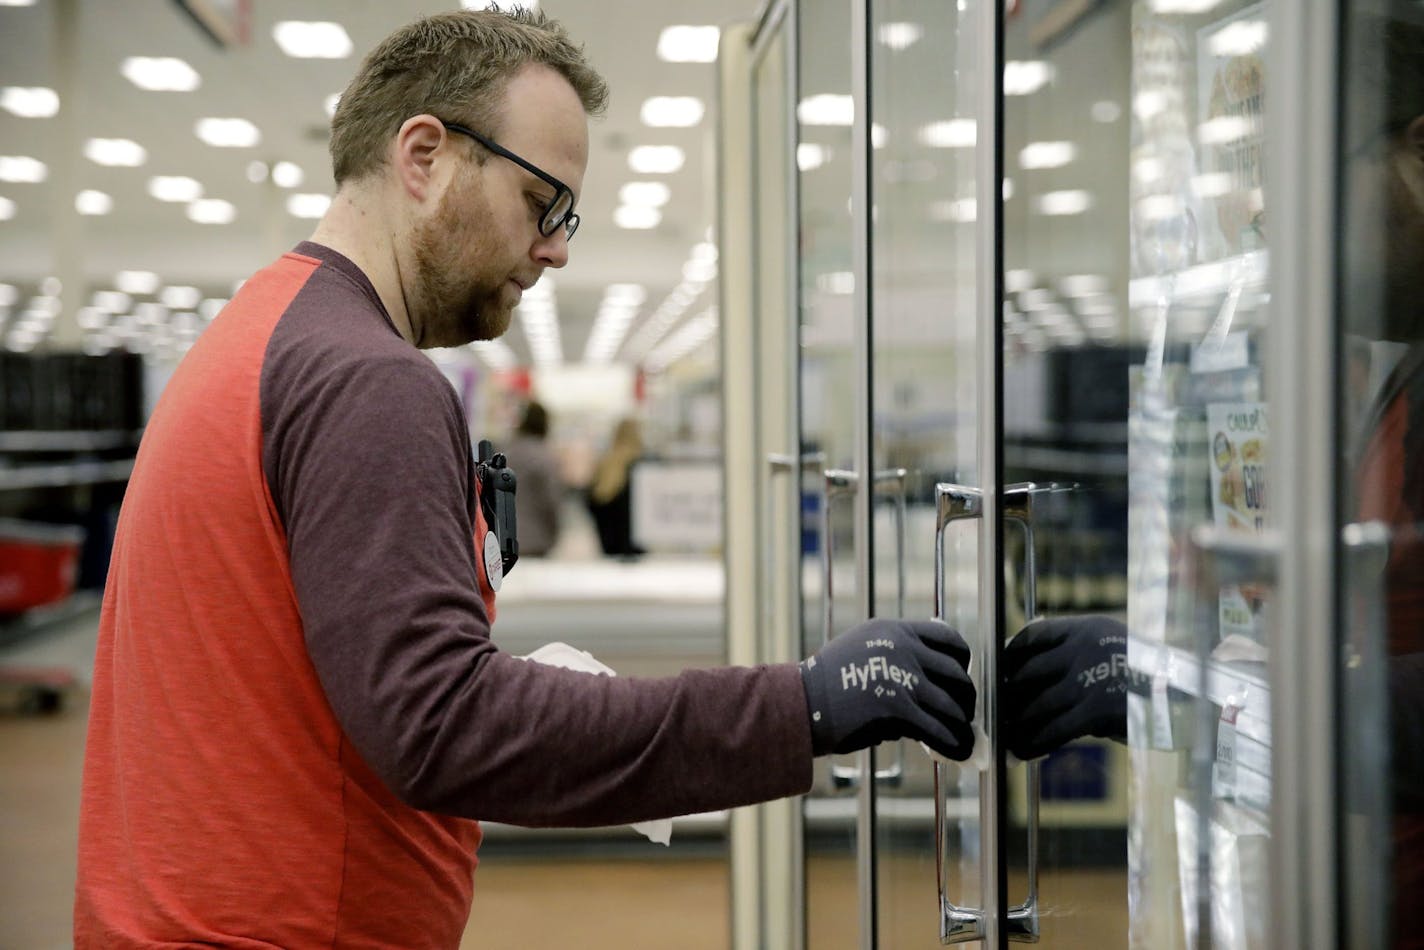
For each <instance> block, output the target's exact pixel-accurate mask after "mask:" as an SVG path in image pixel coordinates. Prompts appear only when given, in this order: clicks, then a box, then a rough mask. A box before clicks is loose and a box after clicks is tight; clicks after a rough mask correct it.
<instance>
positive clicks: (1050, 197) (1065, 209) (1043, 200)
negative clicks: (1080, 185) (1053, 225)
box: [1038, 189, 1093, 215]
mask: <svg viewBox="0 0 1424 950" xmlns="http://www.w3.org/2000/svg"><path fill="white" fill-rule="evenodd" d="M1092 206H1093V196H1092V195H1090V194H1088V193H1087V192H1086V191H1082V190H1076V189H1075V190H1072V191H1050V192H1047V193H1045V194H1043V195H1040V196H1039V199H1038V213H1039V214H1046V215H1068V214H1082V213H1083V212H1084V211H1087V210H1088V209H1089V208H1091V207H1092Z"/></svg>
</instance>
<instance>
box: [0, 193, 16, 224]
mask: <svg viewBox="0 0 1424 950" xmlns="http://www.w3.org/2000/svg"><path fill="white" fill-rule="evenodd" d="M15 210H16V209H15V202H13V201H11V200H10V199H9V198H0V221H9V220H10V219H11V218H13V217H14V216H15Z"/></svg>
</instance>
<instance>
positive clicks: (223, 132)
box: [193, 118, 262, 148]
mask: <svg viewBox="0 0 1424 950" xmlns="http://www.w3.org/2000/svg"><path fill="white" fill-rule="evenodd" d="M193 131H194V132H196V133H197V134H198V138H200V139H202V140H203V141H204V142H207V143H208V144H209V145H215V146H217V147H218V148H251V147H252V146H254V145H256V144H258V143H259V142H261V141H262V133H261V132H258V131H257V126H255V125H253V124H252V123H251V122H249V121H247V120H246V119H213V118H207V119H199V120H198V122H197V124H196V125H195V126H193Z"/></svg>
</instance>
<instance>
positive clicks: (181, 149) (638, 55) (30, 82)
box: [0, 0, 760, 361]
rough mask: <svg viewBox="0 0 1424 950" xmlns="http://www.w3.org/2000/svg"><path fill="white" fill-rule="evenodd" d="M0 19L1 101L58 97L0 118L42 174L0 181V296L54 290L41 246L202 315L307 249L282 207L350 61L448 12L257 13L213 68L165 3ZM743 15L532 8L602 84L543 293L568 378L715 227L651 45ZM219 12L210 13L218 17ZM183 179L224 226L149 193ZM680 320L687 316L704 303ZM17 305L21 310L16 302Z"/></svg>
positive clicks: (682, 79) (695, 76) (11, 145)
mask: <svg viewBox="0 0 1424 950" xmlns="http://www.w3.org/2000/svg"><path fill="white" fill-rule="evenodd" d="M15 2H16V0H6V2H0V87H11V86H14V87H46V88H50V89H56V90H58V91H59V93H60V96H61V100H62V105H63V109H64V110H71V109H72V110H73V111H72V112H71V113H70V116H71V118H72V120H73V121H72V124H67V123H65V122H64V121H63V116H64V115H65V113H64V111H61V113H60V115H59V116H56V117H53V118H24V117H19V116H16V115H13V114H11V113H10V112H8V111H3V112H0V156H7V157H26V158H33V159H38V160H39V161H40V162H43V163H44V164H45V166H46V177H45V180H44V181H42V182H38V183H24V182H4V181H0V199H5V200H4V201H0V216H3V212H4V211H6V210H8V211H9V212H10V214H9V216H8V217H7V218H6V219H5V220H0V282H8V283H12V284H16V285H18V286H19V287H20V288H21V292H22V295H23V294H24V293H28V292H33V290H34V288H36V287H38V285H39V283H40V281H41V280H42V279H43V278H44V277H45V276H47V275H50V274H55V273H59V272H62V270H63V269H62V268H60V267H58V266H57V265H56V263H55V261H56V251H57V245H58V244H60V243H63V244H64V245H65V246H66V247H69V248H73V247H76V246H77V247H79V248H80V249H81V253H82V259H83V261H84V273H85V277H86V279H87V281H88V283H89V288H88V289H89V290H90V291H92V290H97V289H105V288H111V287H113V286H114V281H115V275H116V274H117V273H118V272H119V271H124V270H141V271H153V272H156V273H157V274H158V275H159V276H160V278H161V281H162V283H163V284H165V285H170V284H180V285H194V286H197V287H198V288H200V290H201V291H202V293H203V295H204V296H226V295H227V294H228V293H230V292H231V287H232V284H233V282H234V281H236V280H238V279H241V278H243V277H245V276H246V275H247V274H249V273H250V272H251V271H252V270H254V269H255V268H257V267H260V266H262V265H263V264H264V263H265V262H266V261H268V260H270V259H271V258H272V257H273V256H275V255H276V254H277V253H280V252H281V251H282V250H284V249H286V248H288V247H290V246H291V245H292V244H294V243H295V242H297V241H299V240H301V239H303V238H305V237H306V236H308V235H309V234H310V233H311V229H312V227H313V226H314V224H315V222H314V221H312V220H305V219H302V218H298V217H294V216H293V215H292V214H290V213H288V211H287V209H286V202H287V198H288V197H289V195H291V194H294V193H316V194H329V193H330V190H331V179H330V165H329V159H328V156H327V152H326V138H327V134H326V128H327V122H328V119H327V114H326V111H325V108H324V102H325V100H326V99H327V97H328V96H330V95H332V94H333V93H337V92H339V91H340V90H341V89H342V88H343V87H344V85H345V84H346V82H347V81H348V79H349V78H350V76H351V74H352V72H353V71H354V70H355V68H356V65H357V63H358V62H359V58H360V56H361V55H363V54H364V52H365V51H367V50H369V49H370V48H371V47H372V46H373V45H375V44H376V43H377V42H378V41H379V40H380V39H382V38H383V37H384V36H386V35H387V34H388V33H389V32H391V31H392V30H393V29H395V28H396V27H398V26H400V25H401V24H403V23H405V22H407V21H408V20H410V19H411V18H413V17H415V16H417V15H420V14H423V13H430V12H436V11H439V10H441V9H449V8H450V7H451V6H453V5H454V2H453V0H451V2H450V3H444V4H442V3H437V2H419V0H282V2H269V0H254V2H253V3H252V4H251V7H252V25H251V31H250V37H251V38H250V42H249V43H247V44H246V45H243V46H237V47H233V48H226V49H224V48H220V47H219V46H218V45H217V44H215V43H214V42H212V41H211V40H210V39H209V38H208V37H207V36H205V35H204V34H203V33H202V32H201V31H200V30H199V29H198V28H197V27H196V25H195V24H194V22H193V21H192V20H191V19H190V18H189V17H188V16H187V14H186V13H185V12H184V11H183V10H182V9H181V7H180V5H179V4H177V3H171V2H170V3H161V2H158V0H126V2H122V3H114V2H111V0H38V2H36V3H34V4H33V5H30V6H12V5H9V4H12V3H15ZM759 5H760V4H759V2H758V0H737V2H734V3H731V4H727V3H724V2H718V0H599V2H597V3H591V2H586V0H544V3H543V8H544V9H545V10H547V11H548V12H549V13H550V14H552V15H553V16H555V17H556V18H558V19H560V20H561V21H563V22H564V24H565V25H566V26H567V27H568V29H569V32H570V33H571V34H572V36H573V37H574V38H575V39H576V40H579V41H581V42H584V43H585V44H586V48H587V54H588V57H589V59H590V60H591V61H592V63H593V64H594V65H595V67H596V68H598V69H599V70H600V71H601V72H602V73H603V75H604V76H605V77H606V78H607V79H608V81H609V85H610V87H611V89H612V101H611V104H610V107H609V111H608V115H607V116H606V117H605V118H603V119H600V120H595V121H594V122H593V124H592V127H591V153H590V160H589V168H588V173H587V176H586V178H585V183H584V192H583V195H582V196H581V199H580V208H579V210H580V212H581V213H582V218H583V224H582V227H581V228H580V231H579V234H578V237H577V239H576V241H575V242H574V245H573V248H572V254H571V260H570V263H569V265H568V267H567V268H565V269H564V270H563V271H562V272H560V273H557V274H556V275H555V282H556V283H555V286H556V299H557V306H558V314H559V323H560V327H561V341H562V352H563V356H564V359H565V360H569V361H577V360H579V359H581V357H582V354H583V349H584V346H585V342H586V340H587V337H588V333H589V328H590V326H591V324H592V322H593V320H594V316H595V313H596V311H597V309H598V305H599V302H600V300H601V299H602V297H603V295H604V291H605V288H606V287H607V286H608V285H609V284H614V283H636V284H640V285H642V286H643V287H644V288H645V290H646V301H645V303H644V304H643V305H642V308H641V310H640V312H639V316H638V317H637V318H636V319H635V321H634V327H633V330H634V331H636V328H637V325H638V323H639V322H640V321H642V320H644V319H646V317H647V316H648V315H649V314H651V313H652V311H653V310H654V309H655V308H656V307H657V306H658V304H660V303H661V302H662V301H663V300H664V299H665V298H666V297H667V295H668V294H670V293H671V292H672V291H673V290H674V289H675V288H676V287H677V286H678V285H679V283H681V282H682V280H683V267H684V264H685V263H686V262H687V260H688V258H689V255H690V253H691V252H692V249H693V247H694V245H696V244H697V243H698V242H701V241H703V240H705V239H706V235H707V231H708V228H709V227H710V226H711V224H712V218H713V209H714V200H713V191H712V188H713V184H712V177H713V165H712V151H713V138H712V124H713V122H714V121H715V119H714V114H715V104H714V102H713V99H714V95H715V65H714V64H711V63H668V62H664V61H662V60H661V59H659V58H658V57H657V55H656V54H655V48H656V45H657V42H658V37H659V34H660V33H661V31H662V30H663V28H664V27H667V26H671V25H674V24H716V25H726V24H728V23H731V22H734V21H736V20H738V19H751V18H753V17H754V16H755V15H756V11H757V7H758V6H759ZM219 6H222V4H219ZM61 20H62V21H63V23H64V25H65V27H67V28H72V29H73V30H74V31H75V43H76V47H75V48H76V49H77V57H76V59H77V62H76V63H75V74H74V75H75V80H74V81H73V83H72V92H71V91H69V90H68V89H66V82H65V81H64V79H63V75H62V73H63V70H62V69H61V67H60V63H61V62H62V57H61V56H60V55H59V54H58V52H57V51H58V50H59V48H60V47H59V46H58V45H57V43H56V37H57V35H59V34H60V33H61V32H62V30H61V29H59V28H58V27H57V23H59V22H60V21H61ZM284 20H300V21H331V22H337V23H340V24H341V25H342V26H343V27H344V28H345V30H346V32H347V33H348V34H349V36H350V38H351V41H352V46H353V51H352V53H351V55H350V56H348V57H346V58H342V59H296V58H292V57H289V56H287V55H285V54H284V53H283V52H282V51H281V50H280V49H279V48H278V46H277V44H276V42H275V40H274V37H273V27H274V25H275V24H276V23H277V22H278V21H284ZM131 56H151V57H159V56H162V57H170V56H171V57H178V58H180V59H182V60H184V61H185V62H187V63H188V64H189V65H191V66H192V67H193V68H194V69H195V70H196V71H197V73H198V75H199V77H200V79H201V85H200V86H199V87H198V88H197V89H196V90H194V91H190V92H150V91H144V90H141V89H139V88H138V87H137V86H135V85H134V84H133V83H132V82H130V81H129V80H128V79H126V78H124V77H123V76H122V75H121V72H120V66H121V63H122V62H123V61H124V60H125V59H126V58H128V57H131ZM654 95H659V96H695V97H697V98H699V99H701V100H702V101H703V102H704V104H705V105H706V114H705V115H704V117H703V118H702V120H701V122H700V123H699V124H698V125H696V126H694V127H692V128H649V127H648V126H646V125H644V124H643V122H642V121H641V119H640V108H641V106H642V105H643V102H644V100H645V99H647V98H648V97H650V96H654ZM204 117H223V118H228V117H236V118H243V119H246V120H248V121H250V122H251V123H253V124H254V125H255V126H256V127H257V129H258V131H259V132H260V135H261V142H260V144H258V145H256V146H252V147H240V148H219V147H215V146H212V145H209V144H206V143H205V142H203V141H201V140H200V139H199V138H198V137H197V135H196V134H195V131H194V129H195V124H196V123H197V121H198V120H199V119H201V118H204ZM96 137H97V138H123V139H130V140H132V141H134V142H137V143H139V144H140V145H142V146H143V148H144V149H145V150H146V152H147V160H146V162H145V163H144V164H142V165H141V166H138V167H103V166H101V165H98V164H95V163H94V162H93V161H90V160H88V159H86V158H84V157H82V154H81V153H82V150H83V147H84V144H85V142H86V141H87V140H89V139H91V138H96ZM638 145H676V146H679V147H680V148H682V149H683V151H684V153H685V155H686V162H685V164H684V165H683V167H682V168H681V169H680V170H679V171H677V172H674V173H670V174H661V175H646V174H644V175H640V174H636V173H634V172H632V171H631V170H630V169H629V166H628V154H629V151H630V150H631V149H632V148H633V147H635V146H638ZM254 161H261V162H265V163H267V164H268V165H272V164H274V163H276V162H278V161H287V162H292V163H295V164H296V165H297V166H298V167H300V169H301V170H302V173H303V175H304V181H303V182H302V184H300V185H299V186H297V187H295V188H291V189H282V188H279V187H277V186H276V185H274V184H273V183H272V182H271V180H270V179H269V180H268V181H266V182H258V183H254V182H252V181H250V180H249V166H250V165H251V164H252V163H253V162H254ZM159 175H164V176H178V175H182V176H190V177H192V178H195V179H197V180H198V181H199V182H200V183H201V185H202V187H203V192H204V195H205V197H209V198H217V199H221V200H223V201H226V202H229V203H231V205H232V206H233V209H234V210H235V211H236V217H235V219H234V220H233V221H232V222H231V223H228V224H199V223H195V222H194V221H191V220H189V218H188V216H187V207H186V206H185V205H184V204H183V203H169V202H162V201H159V200H156V199H155V198H153V197H151V196H150V194H149V192H148V187H149V181H150V179H151V178H152V177H153V176H159ZM648 180H655V181H661V182H664V183H666V184H667V185H668V186H669V188H670V191H671V199H670V200H669V201H668V203H667V204H666V206H665V207H664V208H663V209H662V220H661V223H660V224H659V225H658V226H657V227H655V228H652V229H649V230H625V229H622V228H619V227H617V226H615V224H614V211H615V208H616V207H617V204H618V192H619V189H620V187H621V186H623V185H624V184H626V183H628V182H630V181H648ZM83 189H92V190H97V191H100V192H103V193H104V194H106V195H108V196H110V197H111V198H112V209H111V210H110V211H109V213H107V214H104V215H99V216H85V217H82V218H78V219H77V222H78V224H77V227H76V226H71V228H70V229H69V232H68V235H66V231H65V228H64V227H63V226H62V225H57V222H60V221H61V215H64V216H70V219H71V221H74V220H75V219H74V218H73V215H74V211H73V208H74V203H73V202H74V195H75V193H77V192H78V191H80V190H83ZM708 297H710V292H708V293H706V294H704V299H703V300H702V301H700V302H698V303H694V304H693V305H692V307H691V308H690V311H695V310H696V309H697V308H698V307H699V306H702V305H703V304H705V303H707V298H708ZM21 304H23V300H22V301H21ZM509 343H510V344H511V346H512V347H513V349H514V351H515V353H516V355H517V357H518V358H519V359H521V360H525V359H527V358H528V354H529V351H528V347H527V343H526V341H525V340H524V339H523V338H522V336H521V333H520V331H519V330H518V329H515V330H512V331H511V333H510V334H509Z"/></svg>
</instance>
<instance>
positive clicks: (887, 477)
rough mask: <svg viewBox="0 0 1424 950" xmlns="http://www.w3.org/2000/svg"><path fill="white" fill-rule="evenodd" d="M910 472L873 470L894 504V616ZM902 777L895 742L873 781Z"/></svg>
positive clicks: (899, 607)
mask: <svg viewBox="0 0 1424 950" xmlns="http://www.w3.org/2000/svg"><path fill="white" fill-rule="evenodd" d="M909 476H910V473H909V471H908V470H906V469H903V468H888V469H883V470H881V471H878V472H876V473H875V492H876V494H878V495H879V494H888V495H889V496H890V498H891V500H892V501H893V502H894V504H895V616H896V617H904V616H905V573H906V564H905V523H906V521H907V520H908V519H907V517H906V515H907V512H906V507H907V499H906V491H907V487H908V484H909ZM904 778H905V743H904V742H896V743H895V757H894V758H893V759H891V761H890V764H889V765H887V766H885V768H883V769H876V770H875V781H876V782H878V783H880V784H882V785H889V786H892V787H898V786H899V785H900V783H901V782H903V781H904Z"/></svg>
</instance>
